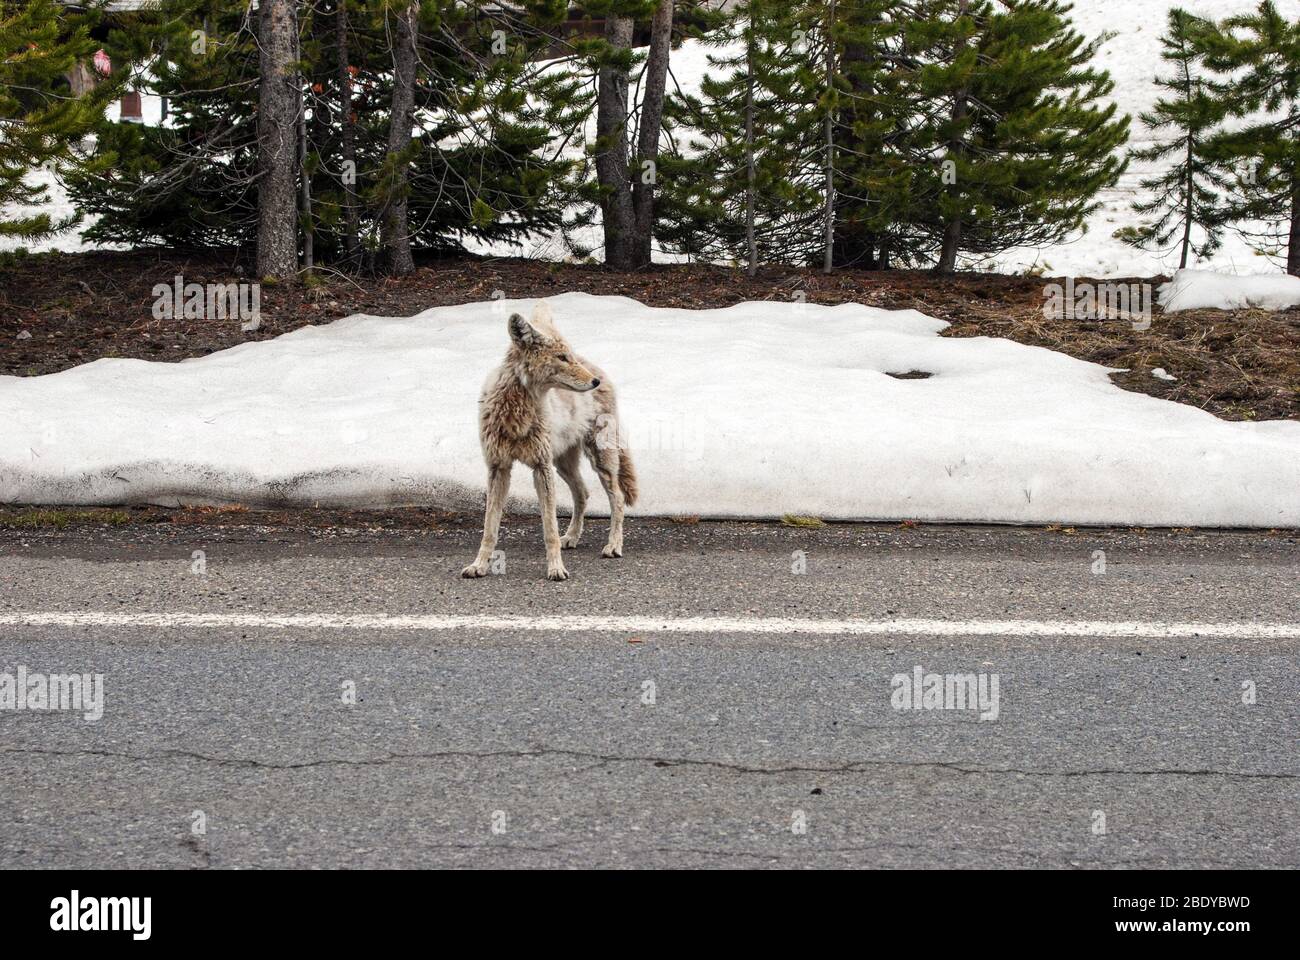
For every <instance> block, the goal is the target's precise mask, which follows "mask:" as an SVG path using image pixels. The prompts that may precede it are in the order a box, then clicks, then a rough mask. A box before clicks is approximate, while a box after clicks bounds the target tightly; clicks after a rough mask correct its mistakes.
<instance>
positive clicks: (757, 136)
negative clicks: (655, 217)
mask: <svg viewBox="0 0 1300 960" xmlns="http://www.w3.org/2000/svg"><path fill="white" fill-rule="evenodd" d="M818 12H819V11H818V10H817V9H816V8H815V7H813V6H812V5H806V4H797V3H789V2H781V0H743V2H742V3H740V4H738V5H737V6H736V8H735V9H734V11H733V12H732V14H731V16H730V18H729V19H728V20H727V21H726V23H725V24H724V25H722V26H719V27H718V28H716V29H714V30H712V31H711V32H710V33H708V34H707V35H706V36H705V38H704V42H705V43H707V44H709V45H711V46H715V47H722V48H728V47H734V48H736V52H734V53H729V54H712V53H711V54H710V55H709V63H710V66H711V70H710V72H709V74H708V75H707V76H706V77H705V78H704V80H703V81H702V84H701V89H700V95H699V96H691V95H687V94H679V95H676V96H674V97H673V98H671V99H670V102H669V106H668V111H667V124H668V133H669V137H670V140H671V141H672V143H673V149H672V150H671V151H670V152H669V155H668V156H665V157H664V159H663V160H662V163H661V166H660V172H661V182H662V185H663V194H662V203H661V206H660V210H659V227H658V230H659V239H660V243H661V245H662V246H663V247H664V248H665V249H666V250H669V251H670V252H673V253H677V254H681V255H685V256H688V257H691V258H696V259H703V260H731V261H735V262H743V263H746V264H751V263H752V264H754V265H757V264H759V263H808V262H811V261H812V260H813V259H815V258H817V257H818V256H819V255H820V252H821V250H822V249H823V245H824V236H823V233H822V229H823V219H822V215H823V205H824V198H825V194H824V181H823V176H824V173H823V160H824V153H823V149H822V139H821V133H822V127H821V125H820V124H819V122H818V119H817V118H816V117H814V116H813V113H814V111H811V110H792V109H791V108H790V106H789V105H790V104H791V103H801V104H808V103H816V102H817V101H818V100H819V99H820V98H821V96H822V93H823V89H824V88H823V85H822V76H821V74H820V73H819V72H818V71H817V64H818V62H820V59H821V55H822V51H823V49H824V48H822V47H819V46H816V45H815V43H814V41H813V39H811V38H815V37H816V33H815V30H814V27H815V24H814V22H813V21H814V18H815V16H816V14H817V13H818Z"/></svg>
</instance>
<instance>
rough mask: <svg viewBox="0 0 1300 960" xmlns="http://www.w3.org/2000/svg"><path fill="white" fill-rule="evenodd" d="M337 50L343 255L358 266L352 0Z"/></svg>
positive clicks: (337, 20)
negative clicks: (350, 35) (340, 133)
mask: <svg viewBox="0 0 1300 960" xmlns="http://www.w3.org/2000/svg"><path fill="white" fill-rule="evenodd" d="M337 3H338V10H337V11H336V12H335V17H334V29H335V47H336V50H337V53H338V81H337V82H338V85H339V125H340V130H341V131H342V140H343V143H342V154H343V172H342V180H343V253H344V256H345V257H347V262H348V263H349V264H351V265H353V266H356V265H357V264H358V263H359V262H360V260H361V240H360V235H361V221H360V214H359V213H358V211H357V191H356V172H357V132H356V120H355V119H354V117H353V110H352V71H351V70H349V69H348V67H350V66H351V65H352V64H351V63H350V61H351V59H352V57H351V45H350V43H349V41H348V29H349V28H348V0H337Z"/></svg>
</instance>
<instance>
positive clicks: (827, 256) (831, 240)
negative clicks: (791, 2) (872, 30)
mask: <svg viewBox="0 0 1300 960" xmlns="http://www.w3.org/2000/svg"><path fill="white" fill-rule="evenodd" d="M834 24H835V0H831V2H830V6H829V7H828V8H827V24H826V88H827V91H829V90H830V88H831V87H832V86H833V85H834V83H835V38H834V37H833V36H832V35H831V28H832V27H833V26H834ZM825 218H826V224H825V226H826V239H825V251H824V256H823V259H822V272H823V273H830V272H831V269H832V268H833V267H834V265H835V118H834V116H832V111H831V110H830V109H829V108H828V109H827V111H826V212H825Z"/></svg>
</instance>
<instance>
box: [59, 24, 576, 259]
mask: <svg viewBox="0 0 1300 960" xmlns="http://www.w3.org/2000/svg"><path fill="white" fill-rule="evenodd" d="M407 7H408V5H407V3H406V2H405V0H346V2H345V0H323V2H321V3H316V4H303V5H301V6H300V7H299V12H300V14H301V16H300V20H299V33H300V45H299V49H298V51H297V54H298V59H297V61H296V62H295V63H294V67H295V72H296V74H297V77H298V79H297V80H296V83H297V85H298V87H299V88H300V90H301V96H302V101H303V108H302V111H301V113H300V114H298V115H299V116H300V117H301V122H300V124H299V125H298V127H297V129H296V130H295V131H292V132H291V134H290V136H291V139H292V140H293V141H294V142H295V143H296V144H297V146H298V150H297V152H296V156H297V159H296V160H295V163H294V170H295V172H296V174H297V187H298V202H297V204H296V206H295V208H294V216H295V217H296V218H297V219H298V221H299V243H300V244H301V245H302V248H303V251H304V254H306V252H307V250H308V249H310V250H311V251H312V255H313V256H314V258H315V260H316V261H317V262H320V263H337V264H342V265H346V266H357V265H360V266H362V267H364V268H366V269H377V268H380V267H382V266H391V265H392V261H391V259H390V256H389V254H388V252H387V251H386V245H385V244H384V243H383V242H382V241H383V239H390V240H395V238H398V237H400V238H403V239H404V241H405V242H406V243H407V244H408V245H409V247H410V250H411V251H412V254H414V252H417V251H419V250H450V249H457V248H459V246H460V244H462V243H463V242H465V241H466V240H468V239H470V238H473V239H477V240H481V241H484V242H497V241H504V242H522V240H523V239H524V238H526V237H528V236H530V235H535V234H539V233H544V232H549V231H552V230H554V229H556V228H557V227H558V226H559V225H560V224H561V222H562V220H563V215H564V211H565V210H566V209H567V208H568V207H569V206H570V205H572V204H573V203H574V202H575V197H576V190H577V186H576V184H575V183H574V178H575V172H574V167H575V162H574V161H573V160H571V159H568V158H566V157H565V156H563V155H562V149H561V148H560V147H559V146H557V143H564V142H572V141H573V140H574V139H575V137H579V136H580V135H579V134H578V133H577V131H579V130H580V128H581V124H582V121H583V117H584V116H585V114H586V112H587V110H588V108H589V105H590V102H591V100H590V97H589V96H588V95H586V94H585V93H584V91H583V90H582V89H580V88H581V80H580V79H578V78H575V76H574V75H573V74H572V72H571V71H567V70H564V69H551V68H550V67H549V64H548V63H547V62H543V61H540V60H539V59H538V58H537V53H538V52H539V51H540V50H541V49H542V48H544V47H546V46H548V45H549V44H551V43H552V42H553V37H552V36H551V35H550V34H549V33H548V32H547V28H548V27H549V28H553V26H554V24H555V23H556V22H557V21H558V20H559V18H560V16H562V14H563V10H564V4H563V0H529V2H527V3H524V4H520V5H518V7H519V9H517V10H516V9H512V8H510V7H506V6H503V5H500V4H493V3H488V2H476V3H473V4H466V3H464V2H455V0H422V2H421V3H420V4H419V10H418V17H417V24H416V28H415V36H414V37H413V41H414V50H415V56H414V58H413V66H414V72H413V75H412V76H411V83H410V85H409V89H410V107H409V111H406V116H407V121H406V130H407V135H406V138H405V139H406V141H407V144H408V146H406V147H403V146H401V144H399V145H398V148H397V149H393V144H394V142H395V141H394V140H393V136H394V133H395V131H394V125H393V124H392V122H391V112H392V105H393V99H394V96H393V95H394V71H393V63H394V59H393V55H394V47H393V40H394V38H395V36H396V32H395V30H394V26H395V14H394V13H393V11H394V10H405V9H407ZM247 12H248V7H247V0H161V2H160V5H159V7H158V8H157V9H155V10H152V11H144V12H142V13H141V14H139V15H138V16H137V19H136V21H135V22H133V23H132V24H131V26H130V29H129V30H123V31H116V32H114V34H113V35H112V36H111V37H110V42H111V43H112V44H115V46H114V50H113V52H114V59H115V61H118V60H120V61H129V62H131V63H133V64H135V65H136V72H137V74H138V75H139V76H140V77H141V78H142V79H143V81H144V82H145V83H146V84H147V87H148V90H149V92H151V93H154V94H156V95H159V96H162V97H164V98H166V100H167V102H168V103H169V105H170V109H169V118H168V122H167V124H166V125H164V126H161V127H158V126H135V125H118V124H110V123H107V122H105V123H103V124H102V126H101V129H100V130H99V131H98V140H99V148H98V150H97V153H96V157H95V160H94V164H93V165H92V166H91V167H90V168H89V169H88V170H86V171H84V172H83V174H82V175H81V176H80V177H79V178H77V180H76V182H75V183H74V184H73V185H72V188H71V189H72V193H73V196H74V199H75V200H76V201H77V202H78V203H79V204H80V205H81V206H83V207H84V208H85V209H86V210H87V212H89V213H94V214H97V215H98V217H99V219H98V221H97V222H96V223H95V224H94V226H93V227H91V228H90V230H89V231H87V233H86V236H87V237H88V238H89V239H92V240H97V241H101V242H125V243H131V244H133V245H140V244H162V245H176V246H193V245H209V246H215V245H232V246H237V247H240V248H242V249H244V250H251V249H252V247H253V246H254V244H255V242H256V237H257V228H258V215H257V213H258V211H257V205H258V190H257V175H258V149H257V115H258V109H257V107H258V103H257V101H258V84H259V80H260V73H259V63H258V45H257V43H256V38H255V36H254V32H253V29H252V28H253V27H254V26H255V21H254V22H250V21H249V19H248V17H247ZM196 25H198V26H200V27H201V32H200V33H199V35H198V36H195V35H194V34H195V27H196ZM295 112H296V111H295ZM402 130H403V126H402V124H401V123H400V122H399V124H398V129H397V130H396V133H397V135H398V139H399V140H400V139H402ZM399 198H400V200H401V202H402V203H403V204H404V205H405V211H406V216H405V220H406V226H405V227H400V226H399V227H396V228H395V229H394V227H393V222H394V221H393V220H392V219H391V217H392V214H393V212H394V211H395V209H398V206H399V205H397V204H396V201H398V200H399ZM386 219H387V220H388V222H389V224H390V228H389V231H388V235H387V238H384V237H381V234H382V232H383V226H384V223H385V221H386Z"/></svg>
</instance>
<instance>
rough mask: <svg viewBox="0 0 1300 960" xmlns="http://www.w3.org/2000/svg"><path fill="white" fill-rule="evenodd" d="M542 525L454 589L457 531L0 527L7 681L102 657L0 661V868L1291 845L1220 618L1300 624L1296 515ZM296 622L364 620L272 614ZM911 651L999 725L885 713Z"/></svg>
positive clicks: (1297, 822) (1298, 762)
mask: <svg viewBox="0 0 1300 960" xmlns="http://www.w3.org/2000/svg"><path fill="white" fill-rule="evenodd" d="M535 527H536V521H535V520H526V519H514V520H512V521H509V522H508V524H507V528H506V530H505V536H504V538H503V548H504V551H505V555H506V565H505V573H504V574H503V575H501V576H492V577H487V578H485V579H484V580H480V581H464V580H461V579H460V578H459V577H458V575H457V574H458V572H459V570H460V568H461V567H462V566H463V565H464V564H465V563H466V562H468V560H469V559H470V558H471V557H472V555H473V552H474V547H475V545H476V538H477V531H476V530H475V529H474V527H473V524H472V523H463V524H453V525H451V526H448V527H445V528H442V529H437V530H431V531H421V532H386V531H380V530H356V529H351V530H335V531H317V532H315V533H313V534H310V535H309V534H304V533H295V532H291V531H290V532H286V531H285V530H283V529H278V530H277V529H260V528H256V527H251V526H250V527H246V528H235V529H223V530H208V529H196V528H187V527H182V526H171V525H167V524H159V525H151V526H147V527H142V526H132V527H126V528H121V529H108V528H104V529H98V530H95V531H90V532H87V531H65V532H63V533H42V534H18V533H12V532H10V533H3V534H0V617H7V620H5V621H3V622H0V685H2V684H3V675H4V674H5V673H6V672H7V673H9V674H11V675H14V676H16V671H17V670H18V668H19V667H22V668H24V669H25V670H26V672H27V673H28V675H31V674H50V673H77V674H91V675H93V674H102V675H103V678H104V679H103V690H104V698H103V715H102V718H101V719H99V720H98V721H96V722H88V721H87V720H86V719H85V717H84V716H83V714H82V713H79V712H73V711H48V710H47V711H40V710H16V709H5V708H3V690H2V688H0V867H107V866H114V867H137V866H163V867H177V868H228V867H300V866H301V867H362V866H369V867H415V866H476V867H503V866H514V867H584V866H615V867H659V866H679V867H862V866H866V867H1060V868H1081V867H1082V868H1087V867H1127V868H1142V867H1247V868H1254V867H1290V868H1295V867H1297V866H1300V818H1298V817H1297V816H1296V813H1297V810H1300V743H1298V741H1300V697H1298V696H1297V694H1298V693H1300V655H1298V654H1300V638H1297V636H1296V635H1295V632H1294V631H1292V632H1291V635H1287V631H1286V630H1282V631H1281V632H1277V631H1276V630H1275V631H1274V633H1273V634H1272V635H1253V634H1252V630H1253V629H1254V627H1252V626H1251V625H1258V624H1265V623H1268V624H1274V625H1277V624H1282V625H1286V624H1291V625H1294V624H1297V623H1300V540H1298V538H1297V537H1296V536H1295V535H1294V534H1277V533H1273V534H1265V533H1254V534H1235V533H1188V532H1185V533H1173V532H1151V533H1141V534H1138V533H1118V532H1102V531H1086V530H1085V531H1079V532H1077V533H1075V534H1073V535H1069V534H1065V533H1052V532H1045V531H1042V530H1017V529H986V528H937V527H926V528H916V529H898V528H894V527H882V526H836V527H830V528H825V529H821V530H796V529H790V528H784V527H780V526H768V525H758V524H711V523H703V524H698V525H675V524H669V523H663V522H649V521H644V520H637V519H635V518H634V519H633V520H632V521H631V523H630V525H629V530H628V537H627V556H626V557H625V558H624V559H622V560H614V561H607V560H602V559H600V557H599V555H598V554H599V548H600V544H601V543H602V542H603V533H604V530H603V527H604V524H603V522H601V521H596V522H595V523H594V524H593V525H592V526H591V527H589V529H588V533H587V535H586V536H587V539H586V541H585V542H584V544H583V545H582V547H581V548H580V549H579V550H578V551H576V552H569V553H567V554H566V563H567V565H568V567H569V570H570V573H571V574H572V579H570V580H569V581H568V582H565V583H550V582H547V581H546V580H544V579H543V577H544V572H545V567H544V562H543V558H542V551H541V544H540V534H539V532H538V531H537V530H536V529H535ZM195 551H202V557H201V559H202V561H203V563H201V564H197V565H196V562H195V561H196V558H195V555H194V552H195ZM1096 551H1102V552H1103V553H1104V558H1100V557H1099V556H1098V554H1097V553H1096ZM1099 559H1104V568H1103V567H1102V566H1101V565H1100V564H1099ZM801 561H802V566H803V569H804V571H805V572H803V573H797V572H795V570H796V569H799V567H800V563H801ZM196 570H199V571H201V572H196ZM74 613H75V614H78V616H79V619H78V618H73V617H68V616H65V617H63V619H59V618H58V617H54V618H51V617H49V616H46V617H45V619H44V620H41V619H40V618H39V617H38V616H37V615H40V614H44V615H49V614H63V615H67V614H74ZM146 613H154V614H162V615H175V614H179V613H192V614H246V615H248V616H247V617H245V619H244V620H242V621H239V622H238V623H237V625H233V626H232V625H230V624H229V623H227V624H226V625H220V624H218V625H205V626H196V625H194V624H193V623H192V622H188V623H187V622H180V621H178V622H169V621H167V619H166V616H163V617H161V618H160V619H158V620H156V621H154V622H146V621H145V620H143V619H141V617H142V615H143V614H146ZM320 613H329V614H336V615H344V614H365V615H369V616H370V617H371V620H369V621H366V622H367V623H369V624H370V625H369V626H340V625H338V623H329V622H326V623H323V624H322V625H306V624H304V623H299V624H298V625H293V626H287V627H286V626H277V625H275V623H276V621H274V620H273V619H272V617H273V616H275V615H307V614H320ZM109 614H111V615H112V616H111V617H110V616H108V615H109ZM384 615H387V616H388V617H390V618H391V617H395V616H407V615H410V616H420V617H425V618H428V621H427V622H429V623H434V622H435V621H436V620H437V618H438V617H440V616H444V615H448V616H461V617H464V618H466V619H465V620H464V621H463V625H460V626H448V625H446V624H443V625H441V626H435V627H434V628H428V629H426V628H423V627H405V626H402V625H401V623H400V622H397V621H394V622H388V621H385V620H384ZM498 615H511V616H514V617H517V618H519V619H518V621H517V624H516V625H512V626H501V625H499V624H498V625H491V626H488V625H484V624H483V623H480V622H479V621H476V620H474V618H475V617H476V616H498ZM597 616H599V617H604V618H607V619H605V620H603V621H601V625H600V626H599V627H598V628H595V629H588V628H584V629H578V630H573V629H564V628H561V627H558V626H556V625H555V624H556V621H554V620H552V619H549V618H554V617H560V618H572V617H597ZM96 617H98V618H99V619H98V620H97V619H96ZM620 617H636V618H639V619H637V620H635V621H628V622H629V623H633V624H634V627H630V628H628V629H623V628H621V627H620V624H621V623H622V622H623V621H621V620H619V619H618V618H620ZM686 617H715V618H716V617H725V618H729V622H731V623H732V624H733V628H731V629H728V630H727V631H726V632H717V631H712V630H703V631H699V632H663V631H661V630H660V629H659V627H660V625H662V626H665V627H667V626H671V625H672V624H674V623H679V622H680V620H681V618H686ZM773 618H786V619H788V620H789V621H790V622H791V623H792V624H804V625H806V624H808V623H810V622H814V621H825V620H828V619H851V620H854V621H855V622H856V621H863V622H875V623H884V624H892V623H898V624H902V625H906V624H912V625H913V628H908V629H904V628H903V627H901V626H900V627H899V629H897V630H895V629H894V628H893V627H882V628H881V629H880V630H879V632H875V633H867V634H837V633H830V634H818V633H815V632H808V631H806V630H805V631H802V632H801V631H799V630H794V629H792V630H789V631H783V630H782V629H779V628H776V627H772V626H770V624H771V623H772V622H773ZM935 620H938V621H944V622H949V623H954V624H958V625H959V626H957V627H955V628H953V629H951V630H947V631H945V632H926V631H927V630H929V629H930V628H928V627H924V626H922V627H915V624H917V623H919V622H921V621H935ZM1008 620H1014V621H1023V622H1025V623H1027V624H1048V625H1051V624H1060V623H1062V622H1085V623H1096V622H1103V623H1116V622H1124V623H1129V624H1138V625H1152V624H1154V625H1159V624H1169V623H1181V624H1193V625H1195V624H1220V625H1221V624H1237V625H1240V626H1242V629H1241V630H1239V634H1240V635H1233V636H1204V635H1201V636H1197V635H1186V636H1162V635H1159V628H1158V627H1152V628H1150V629H1148V627H1146V626H1142V627H1141V629H1140V630H1139V634H1138V635H1133V636H1114V635H1103V634H1104V633H1105V632H1106V631H1105V629H1104V628H1097V629H1093V628H1089V629H1088V630H1084V631H1083V632H1082V633H1081V634H1080V635H1071V636H1055V635H1045V636H1035V635H1031V633H1030V632H1029V631H1030V627H1028V626H1027V627H1026V628H1025V630H1026V633H1024V634H1018V633H1016V630H1018V629H1019V628H1013V629H1008V628H1005V627H997V626H996V624H997V623H1002V622H1004V621H1008ZM750 621H752V622H753V624H754V628H753V629H749V628H747V627H745V625H744V624H745V623H748V622H750ZM232 622H233V621H232ZM511 622H512V623H516V622H515V621H511ZM561 622H563V621H561ZM584 622H594V621H584ZM991 623H992V624H995V626H994V627H988V624H991ZM737 624H738V625H737ZM762 624H769V626H766V627H763V626H762ZM965 624H969V628H968V627H966V626H962V625H965ZM646 627H648V628H646ZM981 629H986V630H988V631H990V632H988V633H986V634H985V635H980V634H979V633H978V631H979V630H981ZM1142 630H1147V631H1148V632H1149V633H1150V634H1151V635H1143V634H1142V633H1141V631H1142ZM966 631H969V632H966ZM1090 631H1091V632H1090ZM1194 632H1195V631H1193V633H1194ZM1260 632H1261V634H1263V633H1265V632H1266V631H1263V629H1262V628H1261V631H1260ZM1049 633H1050V631H1049ZM918 666H919V667H920V668H921V670H922V674H923V675H924V674H927V673H937V674H940V675H944V674H967V673H973V674H976V675H977V677H978V676H979V675H983V677H984V680H985V683H986V688H985V689H986V692H987V693H989V695H990V696H991V691H992V686H991V685H992V683H993V681H994V678H996V682H997V702H996V718H993V717H992V716H990V717H988V718H987V719H983V720H982V719H981V718H980V713H981V709H978V708H977V709H971V708H970V707H966V708H961V707H959V706H957V705H955V704H954V705H953V708H952V709H920V710H915V709H898V708H896V706H895V704H894V703H893V702H891V701H892V700H894V699H896V696H897V695H896V690H897V689H898V688H899V687H900V686H901V684H899V683H897V682H896V681H895V679H894V678H895V677H896V676H899V675H902V676H905V677H908V678H910V677H911V676H912V675H913V672H914V670H915V668H916V667H918ZM353 691H355V697H353V695H352V694H353ZM1252 694H1253V695H1252ZM352 699H355V702H348V701H349V700H352ZM1244 700H1253V701H1254V702H1243V701H1244ZM990 704H991V701H990V700H989V699H987V698H986V701H985V706H986V707H987V706H989V705H990ZM983 712H984V713H986V714H987V713H990V711H989V710H988V709H984V710H983Z"/></svg>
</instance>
